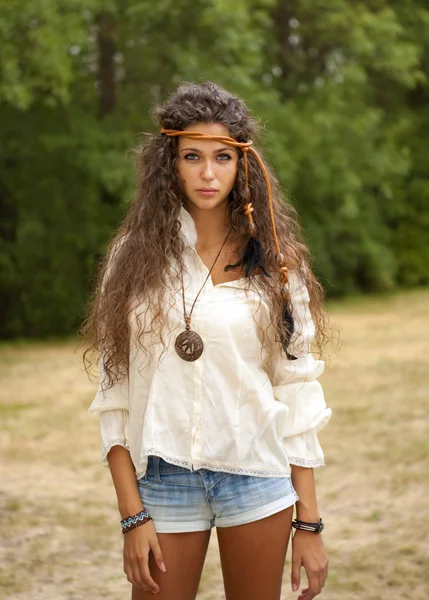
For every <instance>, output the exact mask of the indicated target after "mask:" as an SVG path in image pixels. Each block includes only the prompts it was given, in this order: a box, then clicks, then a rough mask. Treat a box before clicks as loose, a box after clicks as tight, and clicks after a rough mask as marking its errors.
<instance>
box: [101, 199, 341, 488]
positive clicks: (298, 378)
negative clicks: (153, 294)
mask: <svg viewBox="0 0 429 600" xmlns="http://www.w3.org/2000/svg"><path fill="white" fill-rule="evenodd" d="M180 221H181V224H182V230H181V235H182V236H183V239H184V242H185V246H186V247H185V251H184V256H183V260H184V263H185V266H186V269H187V271H188V272H186V271H185V272H184V288H185V299H186V308H187V313H188V314H189V311H190V309H191V306H192V303H193V301H194V299H195V297H196V295H197V293H198V291H199V289H200V287H201V286H202V284H203V282H204V280H205V278H206V277H207V274H208V272H209V270H208V268H207V267H206V266H205V264H204V263H203V261H202V260H201V258H200V257H199V255H198V254H197V252H196V250H195V244H196V241H197V232H196V228H195V223H194V220H193V218H192V216H191V215H190V214H189V213H188V211H186V210H185V208H183V207H182V208H181V212H180ZM261 276H262V275H260V276H256V277H255V279H254V281H253V282H252V287H251V289H250V290H248V291H246V290H245V289H244V286H245V284H246V281H247V280H246V279H245V278H242V279H238V280H236V281H230V282H225V283H220V284H218V285H213V282H212V280H211V277H209V279H208V280H207V283H206V284H205V286H204V288H203V290H202V292H201V293H200V295H199V298H198V300H197V302H196V304H195V308H194V310H193V313H192V322H191V329H192V330H194V331H196V332H197V333H199V334H200V336H201V337H202V339H203V343H204V350H203V353H202V355H201V356H200V357H199V358H198V359H197V360H196V361H194V362H187V361H185V360H183V359H182V358H180V356H179V355H178V354H177V353H176V351H175V348H174V342H175V338H176V337H177V335H178V334H179V333H180V332H182V331H184V329H185V323H184V318H183V303H182V293H181V287H180V277H179V278H176V279H177V281H176V283H174V281H173V286H174V287H173V290H172V291H171V293H172V297H173V302H171V304H172V305H173V306H172V308H171V309H170V311H169V313H168V324H169V328H170V329H171V332H170V333H168V331H166V332H165V341H166V343H167V351H166V352H164V354H163V355H162V348H163V347H162V344H161V343H160V342H159V340H157V339H156V338H152V337H150V336H151V335H152V334H150V333H145V334H144V336H146V337H144V338H143V339H144V343H145V344H146V343H147V344H150V346H151V352H152V354H153V359H151V358H150V356H149V358H148V357H147V356H146V355H145V353H144V352H143V351H141V350H139V349H138V348H137V347H136V345H134V344H133V343H131V352H130V369H129V377H128V379H127V380H125V381H123V382H121V383H117V384H116V385H114V386H113V387H112V388H111V389H108V390H105V391H103V390H102V385H101V383H102V379H103V376H104V372H103V365H102V360H101V359H100V360H99V372H100V379H99V385H98V390H97V393H96V395H95V398H94V400H93V402H92V404H91V406H90V408H89V412H90V413H97V414H99V417H100V437H101V446H102V461H103V464H104V465H105V466H108V462H107V459H106V457H107V454H108V452H109V450H110V449H111V448H112V446H115V445H121V446H123V447H124V448H126V449H128V450H129V452H130V455H131V459H132V461H133V464H134V468H135V471H136V477H137V479H140V478H141V477H143V476H144V474H145V473H146V468H147V461H148V455H150V454H155V455H157V456H160V457H162V458H163V459H164V460H166V461H168V462H170V463H174V464H176V465H181V466H183V467H186V468H188V469H190V470H196V469H200V468H206V469H211V470H214V471H225V472H227V473H235V474H242V475H254V476H257V477H288V476H290V473H291V467H290V465H291V464H294V465H299V466H303V467H320V466H322V465H324V456H323V451H322V448H321V446H320V443H319V441H318V438H317V433H318V432H319V431H320V430H321V429H322V428H323V427H324V426H325V425H326V424H327V423H328V421H329V419H330V417H331V409H329V408H327V407H326V403H325V399H324V395H323V390H322V387H321V385H320V383H319V381H318V380H317V378H318V377H319V376H320V375H321V374H322V373H323V370H324V362H323V361H321V360H316V359H315V358H314V357H313V355H312V354H311V352H310V346H311V342H312V340H313V339H314V334H315V330H314V324H313V321H312V318H311V314H310V310H309V296H308V291H307V288H306V287H305V285H304V284H303V283H302V282H301V280H300V279H299V278H298V274H297V273H295V272H291V273H290V279H289V289H290V292H291V294H292V307H293V315H294V319H295V328H296V332H295V333H294V335H293V336H292V340H291V344H290V346H289V352H290V354H292V355H294V356H296V357H298V358H297V360H288V359H287V358H286V357H285V356H284V355H281V354H280V355H279V349H280V343H279V342H274V341H273V340H274V335H273V328H272V326H271V325H269V322H270V317H269V306H268V304H267V303H266V302H265V300H264V299H263V298H262V299H261V300H260V297H259V294H258V292H257V291H256V290H255V289H254V288H253V286H254V285H256V284H255V282H257V279H258V277H261ZM252 288H253V289H252ZM258 306H259V309H258V311H257V312H256V316H255V319H256V322H255V319H254V317H253V314H254V311H255V309H256V307H258ZM138 313H141V310H140V311H137V308H136V307H135V309H134V311H133V313H132V316H131V317H130V319H131V321H130V324H131V331H132V334H133V331H134V332H135V330H136V319H139V318H142V317H141V316H139V315H138ZM258 323H259V324H260V325H261V326H262V327H263V328H264V329H265V331H266V335H267V336H268V337H267V340H269V344H268V345H267V348H268V350H267V349H266V348H265V349H264V350H262V334H261V330H260V328H259V327H258ZM131 339H132V336H131ZM159 358H160V362H159V364H158V359H159Z"/></svg>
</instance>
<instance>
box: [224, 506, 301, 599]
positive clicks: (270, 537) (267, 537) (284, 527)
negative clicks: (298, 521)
mask: <svg viewBox="0 0 429 600" xmlns="http://www.w3.org/2000/svg"><path fill="white" fill-rule="evenodd" d="M292 514H293V506H291V507H290V508H287V509H285V510H282V511H280V512H278V513H275V514H274V515H270V516H269V517H266V518H264V519H259V520H258V521H253V522H252V523H247V524H246V525H237V526H235V527H218V528H217V530H216V532H217V538H218V541H219V552H220V559H221V565H222V573H223V581H224V586H225V598H226V600H243V598H245V599H246V600H260V599H261V598H263V599H264V600H280V594H281V585H282V578H283V570H284V564H285V559H286V551H287V547H288V543H289V537H290V530H291V523H292Z"/></svg>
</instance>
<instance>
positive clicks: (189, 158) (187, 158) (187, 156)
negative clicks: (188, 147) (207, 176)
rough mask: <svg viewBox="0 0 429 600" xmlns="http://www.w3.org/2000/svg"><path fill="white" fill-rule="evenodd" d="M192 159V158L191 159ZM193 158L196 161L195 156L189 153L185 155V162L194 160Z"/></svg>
mask: <svg viewBox="0 0 429 600" xmlns="http://www.w3.org/2000/svg"><path fill="white" fill-rule="evenodd" d="M191 157H194V158H191ZM195 158H196V159H197V160H198V156H197V154H195V153H194V152H190V153H189V154H185V159H186V160H191V161H192V160H195Z"/></svg>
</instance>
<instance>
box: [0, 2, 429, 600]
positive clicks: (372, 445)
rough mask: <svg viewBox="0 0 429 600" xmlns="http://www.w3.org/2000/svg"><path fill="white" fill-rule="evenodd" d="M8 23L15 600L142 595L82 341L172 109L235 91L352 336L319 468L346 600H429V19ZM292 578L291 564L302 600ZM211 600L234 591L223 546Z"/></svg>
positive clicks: (5, 332) (196, 15)
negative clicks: (144, 163)
mask: <svg viewBox="0 0 429 600" xmlns="http://www.w3.org/2000/svg"><path fill="white" fill-rule="evenodd" d="M0 8H1V10H0V315H1V317H0V339H1V340H2V342H1V344H0V376H1V381H2V385H1V386H0V387H1V389H0V400H1V402H0V417H1V421H0V436H1V437H0V452H1V457H0V458H1V463H0V481H1V484H0V517H1V519H2V520H3V522H4V527H3V528H2V533H1V535H0V559H1V560H0V596H1V594H2V591H3V592H4V594H3V596H2V597H4V598H7V599H9V598H14V599H18V600H19V599H20V600H27V599H30V598H31V599H32V600H38V599H40V600H44V599H45V598H46V599H47V598H52V599H55V600H61V599H63V598H65V599H74V598H76V599H77V598H79V599H80V598H82V597H84V596H85V597H88V598H96V597H99V596H100V595H101V594H103V597H105V598H106V600H116V599H118V600H119V598H124V597H126V594H128V591H127V590H128V584H127V582H126V580H125V579H124V576H123V573H122V568H121V560H122V559H121V543H122V540H121V539H120V537H121V536H120V535H118V523H117V517H118V513H117V510H116V506H115V497H114V491H113V488H112V485H111V483H110V479H109V473H108V471H107V470H104V469H102V468H101V466H100V464H99V463H98V462H97V461H98V460H99V457H98V452H99V449H98V445H97V444H98V438H97V436H98V433H97V424H96V423H95V422H94V421H93V420H90V419H89V417H88V416H87V414H86V409H87V407H88V406H89V403H90V402H91V399H92V394H93V391H94V383H93V382H89V381H88V380H87V378H86V375H85V374H84V373H83V370H82V363H81V350H82V349H81V347H80V345H79V342H77V341H76V338H75V334H76V331H77V329H78V327H79V325H80V324H81V322H82V319H83V317H84V314H85V305H86V303H87V300H88V296H89V294H90V292H91V289H92V283H91V278H92V276H93V274H94V269H95V267H96V264H97V261H98V259H99V258H100V256H101V255H102V253H103V251H104V248H105V246H106V244H107V242H108V240H109V239H110V238H111V236H112V234H113V232H114V230H115V228H116V226H117V225H118V223H119V222H120V220H121V218H122V216H123V215H124V213H125V211H126V208H127V203H128V202H129V201H130V199H131V198H132V196H133V167H134V165H133V158H132V154H131V153H130V152H128V151H129V150H130V149H131V148H133V147H134V146H135V145H137V144H138V142H139V141H140V133H141V132H145V131H153V124H152V122H151V119H150V115H149V113H150V110H151V108H152V107H153V105H154V104H155V103H157V102H158V101H161V100H163V99H164V98H165V97H166V95H167V94H168V93H169V92H171V91H173V90H174V89H175V87H176V86H177V85H178V84H179V83H180V82H181V81H202V80H205V79H211V80H213V81H215V82H216V83H218V84H220V85H222V86H224V87H226V88H227V89H228V90H230V91H232V92H234V93H236V94H238V95H241V96H242V97H243V99H244V100H245V102H246V103H247V105H248V106H249V107H250V109H251V111H252V113H253V115H254V116H256V117H258V118H259V119H260V123H261V126H262V129H263V140H262V145H263V148H264V152H265V154H266V156H267V157H268V159H269V161H270V162H271V164H272V165H273V166H274V168H275V170H276V173H277V175H278V177H279V179H280V181H281V182H282V184H283V185H284V187H285V189H287V190H288V193H289V198H290V201H291V202H292V203H293V204H294V205H295V206H296V208H297V210H298V213H299V215H300V218H301V223H302V225H303V227H304V230H305V235H306V239H307V241H308V244H309V245H310V248H311V250H312V253H313V256H314V261H315V263H314V264H315V269H316V271H317V274H318V275H319V277H320V279H321V281H322V283H323V285H324V287H325V289H326V292H327V295H328V299H329V303H328V309H329V312H330V314H331V317H332V321H333V325H334V326H335V327H338V329H340V332H341V335H342V339H343V342H344V346H343V349H342V351H341V352H340V353H339V354H338V355H337V354H335V356H334V357H333V359H332V364H331V365H330V368H329V369H327V374H326V375H325V381H324V382H322V383H324V387H325V389H326V396H327V399H328V400H329V402H328V404H329V405H331V406H332V408H333V409H334V417H333V419H332V422H331V423H332V424H330V426H329V428H327V430H326V433H323V434H322V436H324V437H323V441H324V447H325V453H326V460H327V465H328V466H327V467H326V469H325V471H324V472H323V473H321V474H320V476H319V474H317V476H318V478H320V497H321V500H320V502H321V511H322V514H323V515H324V516H326V520H327V521H328V522H329V523H330V526H328V527H327V528H326V530H325V533H324V535H325V539H326V543H327V545H328V546H329V550H330V554H331V564H332V567H331V576H330V579H329V580H328V583H327V590H326V592H324V594H325V596H326V597H327V598H329V599H330V600H336V599H337V598H338V599H339V598H340V596H341V597H342V598H344V596H345V597H346V598H347V599H355V598H356V599H358V598H364V599H365V600H368V599H369V600H371V599H372V598H374V600H375V599H376V598H377V599H379V598H380V597H383V598H384V597H386V598H389V600H396V599H399V598H401V599H402V598H413V599H414V600H420V599H423V598H426V597H427V594H428V593H429V576H428V573H429V558H428V555H429V549H428V542H427V540H428V539H429V536H428V534H429V530H428V525H427V524H425V522H424V521H423V520H422V518H423V516H424V514H426V516H427V515H428V512H427V503H425V502H424V498H427V495H428V493H429V484H428V482H427V473H428V472H429V462H428V456H429V443H428V442H427V426H428V412H429V411H428V409H429V404H428V391H429V378H428V371H429V369H428V365H427V355H428V353H429V344H428V333H429V325H428V323H429V289H428V287H427V286H428V283H429V267H428V265H429V243H428V233H429V166H428V154H429V152H428V150H429V148H428V134H429V102H428V101H429V6H428V4H427V2H425V1H423V0H401V1H399V0H367V1H362V2H359V1H356V0H331V2H328V3H327V2H322V1H321V0H311V1H310V0H300V1H299V2H298V1H296V0H295V1H293V0H291V1H289V0H235V1H234V2H231V1H228V0H192V1H191V0H156V1H153V0H140V1H139V2H135V1H133V0H121V1H119V0H107V1H105V2H102V1H101V0H61V1H54V0H0ZM412 516H415V517H418V519H419V523H415V522H414V523H415V525H414V526H413V527H414V529H413V531H412V532H411V531H410V529H409V526H408V524H409V520H410V518H411V517H412ZM426 521H427V520H426ZM10 528H12V529H13V531H11V529H10ZM213 536H214V537H215V532H214V534H213ZM214 537H213V538H212V539H214ZM12 539H13V540H14V542H13V543H12V542H11V540H12ZM167 567H168V565H167ZM288 578H289V566H287V568H286V570H285V586H284V596H283V597H284V598H292V597H293V595H292V593H291V592H290V587H289V583H288ZM124 594H125V595H124ZM199 597H201V599H204V600H217V599H221V598H223V592H222V583H221V571H220V563H219V560H218V555H217V554H216V545H215V544H212V545H211V547H210V552H209V557H208V561H207V564H206V567H205V571H204V574H203V580H202V584H201V594H200V595H199ZM243 600H245V599H243ZM261 600H263V599H261Z"/></svg>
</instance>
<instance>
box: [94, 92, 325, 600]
mask: <svg viewBox="0 0 429 600" xmlns="http://www.w3.org/2000/svg"><path fill="white" fill-rule="evenodd" d="M155 118H156V121H157V125H158V126H159V129H158V130H157V131H156V132H155V133H154V134H153V135H151V136H150V137H149V139H148V141H147V142H146V143H145V144H144V145H143V146H142V147H141V148H140V149H139V151H138V152H137V171H138V186H137V193H136V198H135V201H134V202H133V204H132V205H131V207H130V209H129V211H128V214H127V215H126V218H125V220H124V223H123V224H122V226H121V227H120V229H119V231H118V232H117V234H116V236H115V238H114V240H112V243H111V245H110V247H109V250H108V252H107V254H106V258H105V260H104V262H103V264H102V266H101V269H100V273H99V285H98V288H97V291H96V294H95V297H94V299H93V303H92V306H91V310H90V314H89V318H88V320H87V323H86V325H85V328H84V331H85V333H86V335H87V338H88V340H89V341H90V344H91V348H90V349H95V350H97V351H98V352H99V370H100V382H99V387H98V391H97V394H96V397H95V399H94V401H93V403H92V404H91V407H90V409H89V410H90V412H94V413H98V414H99V416H100V432H101V442H102V456H103V462H104V464H105V465H106V466H109V467H110V472H111V475H112V478H113V483H114V486H115V489H116V494H117V499H118V507H119V512H120V514H121V517H122V522H121V524H122V531H123V533H124V538H123V539H124V571H125V573H126V574H127V578H128V581H130V582H131V583H132V586H133V588H132V598H133V600H144V599H145V598H149V597H150V596H149V595H151V594H152V593H158V594H159V598H162V599H168V600H194V599H195V598H196V595H197V589H198V585H199V581H200V576H201V572H202V569H203V565H204V560H205V556H206V551H207V546H208V543H209V539H210V532H211V528H212V527H213V526H216V527H217V537H218V540H219V551H220V557H221V564H222V572H223V579H224V587H225V594H226V598H227V599H228V600H278V599H279V598H280V589H281V583H282V575H283V570H284V562H285V556H286V551H287V547H288V541H289V538H290V533H291V527H292V524H293V525H294V528H295V534H294V536H293V540H292V577H291V585H292V589H293V590H294V591H297V590H298V589H299V587H300V571H301V567H304V569H305V571H306V574H307V578H308V585H307V587H305V588H304V589H302V590H301V592H300V593H299V596H298V597H299V599H300V600H311V599H312V598H314V597H315V596H316V595H317V594H319V593H320V592H321V590H322V588H323V585H324V583H325V579H326V577H327V571H328V560H327V555H326V551H325V548H324V545H323V542H322V537H321V535H320V532H321V530H322V529H323V524H322V521H321V517H320V514H319V509H318V506H317V500H316V492H315V485H314V477H313V468H314V467H319V466H321V465H323V464H324V457H323V451H322V449H321V447H320V444H319V442H318V438H317V433H318V431H320V429H322V427H324V426H325V425H326V423H327V422H328V421H329V418H330V416H331V411H330V409H328V408H327V407H326V404H325V400H324V397H323V391H322V388H321V386H320V383H319V382H318V380H317V378H318V376H319V375H321V373H322V372H323V368H324V362H323V361H322V360H317V359H316V358H315V357H314V356H313V354H312V353H311V348H310V345H311V344H312V342H314V343H315V344H317V343H318V346H319V350H320V347H321V343H322V342H323V339H324V336H325V335H326V320H325V314H324V312H323V308H322V290H321V287H320V285H319V284H318V282H317V281H316V279H315V277H314V275H313V274H312V272H311V270H310V266H309V263H310V261H309V253H308V250H307V248H306V246H305V244H304V243H303V241H302V240H301V238H300V230H299V226H298V225H297V222H296V219H295V213H294V211H293V209H292V207H291V206H290V205H288V204H287V203H286V202H284V200H283V199H282V195H281V190H280V188H279V185H278V183H277V181H276V179H275V177H274V176H273V174H272V173H271V172H270V170H269V168H268V167H267V166H266V165H265V163H264V161H263V160H262V158H261V155H260V153H259V152H256V151H255V149H254V145H253V142H252V139H253V138H254V136H255V133H256V122H255V120H253V119H252V118H251V117H250V116H249V112H248V110H247V108H246V107H245V105H244V103H243V101H242V100H241V99H239V98H237V97H235V96H233V95H232V94H230V93H228V92H226V91H225V90H223V89H222V88H220V87H218V86H217V85H215V84H213V83H211V82H207V83H203V84H199V85H196V84H184V85H182V86H180V87H179V88H178V90H177V91H176V92H175V93H174V94H172V95H171V96H170V98H169V99H168V100H167V101H166V102H165V103H164V104H163V105H161V106H159V107H158V108H156V110H155ZM310 307H311V309H310ZM88 351H89V350H88ZM88 351H87V352H88ZM294 506H295V507H296V520H295V521H294V522H293V523H292V517H293V510H294Z"/></svg>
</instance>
